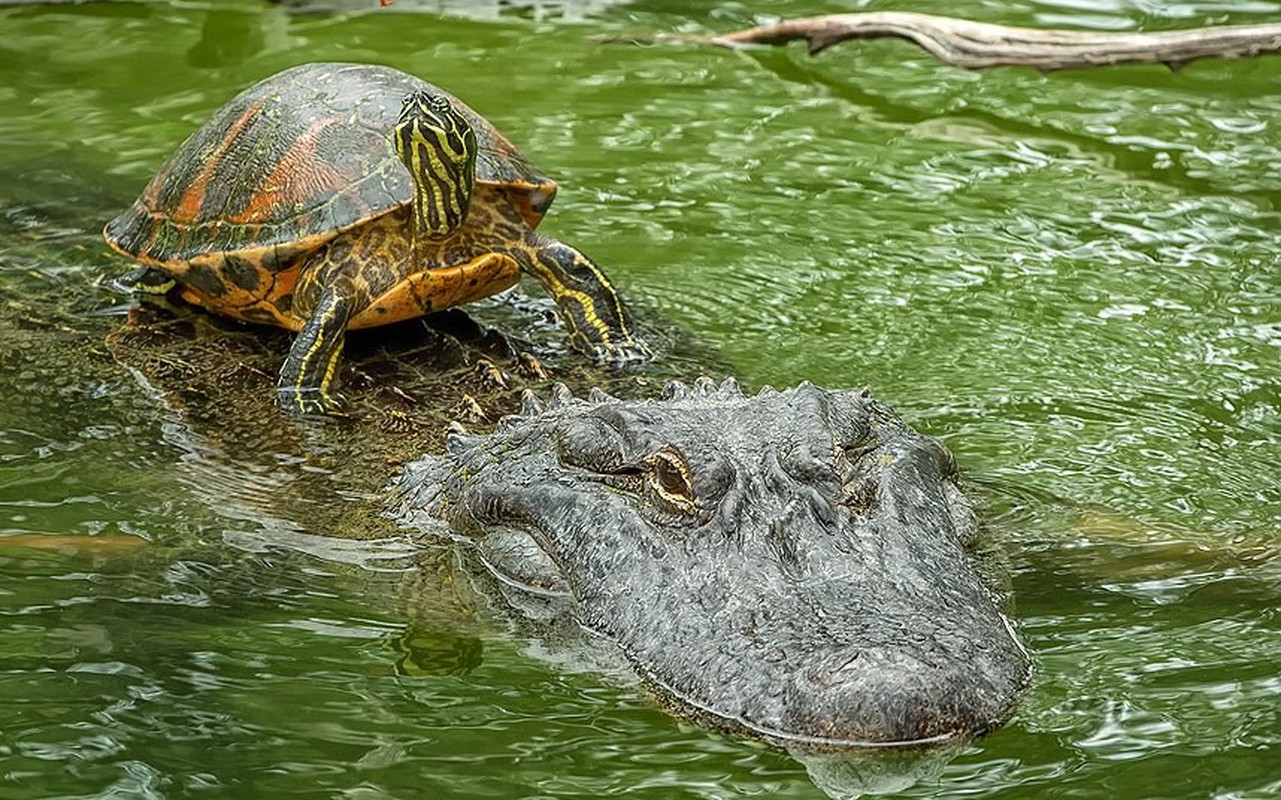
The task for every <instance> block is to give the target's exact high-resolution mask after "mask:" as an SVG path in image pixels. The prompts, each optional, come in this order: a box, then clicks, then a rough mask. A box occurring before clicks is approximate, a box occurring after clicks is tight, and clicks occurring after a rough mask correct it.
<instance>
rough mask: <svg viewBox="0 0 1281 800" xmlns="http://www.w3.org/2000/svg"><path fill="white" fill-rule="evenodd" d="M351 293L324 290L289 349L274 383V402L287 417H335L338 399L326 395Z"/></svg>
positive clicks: (337, 287)
mask: <svg viewBox="0 0 1281 800" xmlns="http://www.w3.org/2000/svg"><path fill="white" fill-rule="evenodd" d="M352 306H353V302H352V292H351V291H350V290H347V289H345V284H342V283H336V284H332V285H330V286H326V287H325V289H324V291H322V292H321V294H320V299H319V300H318V301H317V302H316V306H315V310H314V311H313V312H312V314H311V317H310V318H309V319H308V320H307V323H306V324H305V325H303V327H302V330H300V331H298V336H297V337H296V338H295V339H294V343H293V345H292V346H291V347H290V348H289V356H288V357H287V358H286V359H285V363H284V365H283V366H281V368H280V378H279V379H278V380H277V381H276V402H277V403H279V404H280V408H281V410H282V411H284V412H286V413H290V414H302V415H313V414H336V413H338V412H339V411H340V410H341V409H342V401H341V399H340V398H339V397H338V396H337V395H335V394H333V393H332V392H331V391H330V385H331V384H332V382H333V377H334V372H335V370H336V369H337V366H338V359H339V357H341V356H342V349H343V341H344V339H345V334H346V331H347V320H348V319H349V318H350V317H351V313H352Z"/></svg>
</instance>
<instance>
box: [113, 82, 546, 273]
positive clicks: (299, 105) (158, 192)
mask: <svg viewBox="0 0 1281 800" xmlns="http://www.w3.org/2000/svg"><path fill="white" fill-rule="evenodd" d="M415 90H425V91H428V92H433V93H438V94H442V95H445V96H446V97H448V98H449V100H450V102H451V103H454V104H455V105H456V107H457V108H459V109H460V110H461V111H462V113H463V114H464V115H466V117H467V118H468V120H469V121H470V122H471V125H472V128H473V129H474V130H475V133H476V141H477V144H478V146H479V153H478V155H477V158H476V181H477V183H478V184H490V185H492V186H495V187H498V188H500V189H501V190H502V195H501V196H505V197H507V198H509V199H510V200H511V201H512V202H513V203H514V204H515V206H516V207H517V208H518V209H519V210H520V213H521V215H522V216H523V217H524V219H525V221H526V222H527V223H528V224H529V225H530V226H531V227H534V226H537V225H538V223H539V221H541V219H542V217H543V214H544V213H546V211H547V207H548V206H549V205H550V204H551V201H552V199H553V197H554V196H555V194H556V184H555V183H554V182H553V181H552V179H551V178H549V177H548V176H547V175H545V174H543V173H542V172H540V171H539V170H538V169H537V168H535V167H534V166H533V165H532V164H530V163H529V162H528V161H527V160H526V159H525V157H524V156H523V155H522V154H521V153H520V151H518V150H517V149H516V148H515V147H514V146H513V145H512V144H511V142H509V141H508V140H507V139H506V137H504V136H503V135H502V134H501V133H499V132H498V131H497V130H495V129H494V127H493V126H492V125H490V124H489V122H487V121H486V120H485V118H484V117H481V116H480V115H479V114H477V113H476V112H475V111H473V110H472V109H471V108H470V107H468V106H467V105H466V104H465V103H463V102H462V101H460V100H458V99H457V98H455V97H454V96H453V95H450V94H449V93H448V92H446V91H444V90H443V89H440V88H439V87H437V86H434V85H432V84H430V83H427V82H426V81H423V80H420V79H419V78H416V77H414V76H412V75H408V74H406V73H404V72H400V71H399V70H395V69H391V68H390V67H380V66H371V65H367V64H303V65H301V66H297V67H293V68H291V69H287V70H285V71H283V72H280V73H277V74H276V75H273V76H271V77H270V78H267V79H265V80H263V81H262V82H260V83H257V84H255V85H253V86H251V87H249V88H248V89H246V90H244V91H243V92H241V93H240V94H239V95H237V96H236V97H235V98H233V99H232V100H231V101H230V102H229V103H227V104H226V105H224V106H223V107H222V108H220V109H219V110H218V111H217V112H215V113H214V115H213V116H212V117H211V118H210V119H209V120H208V121H207V122H206V123H205V124H204V125H202V126H201V127H200V128H199V129H198V130H197V131H196V132H195V133H193V134H192V135H191V136H190V137H188V139H187V140H186V141H185V142H183V143H182V145H181V146H179V148H178V150H177V151H176V152H175V153H174V154H173V155H172V156H171V157H170V158H169V160H168V161H167V162H166V163H165V164H164V166H162V167H161V168H160V171H159V172H158V173H157V174H156V176H155V177H154V178H153V179H152V180H151V183H149V184H148V185H147V188H146V189H145V190H144V191H143V193H142V195H141V196H140V197H139V198H138V199H137V200H136V201H134V204H133V206H132V207H130V208H129V210H128V211H126V212H125V213H123V214H121V215H120V216H119V217H116V218H115V219H113V220H112V221H111V222H109V223H107V226H106V228H105V229H104V231H103V234H104V236H105V237H106V239H107V243H108V244H110V245H111V246H112V247H113V248H115V249H116V250H119V251H120V252H122V253H124V254H125V255H128V256H130V257H132V258H135V259H137V260H138V261H141V262H143V263H145V264H150V265H154V266H159V267H162V268H164V267H170V268H171V269H173V270H174V271H176V272H179V273H182V272H185V271H188V270H190V269H191V268H192V267H193V265H195V266H204V267H208V268H211V269H212V270H214V271H215V273H214V274H213V275H208V276H207V278H206V279H213V280H215V281H231V282H235V281H236V276H235V274H232V273H234V272H235V269H233V267H234V266H235V265H237V264H241V265H245V266H246V268H247V265H248V264H253V265H257V266H260V267H265V268H266V269H267V270H269V271H272V272H275V271H278V270H283V269H287V268H288V267H289V265H291V264H296V262H297V257H298V256H300V255H302V254H304V253H307V252H310V251H312V250H314V249H316V248H318V247H320V246H321V245H322V244H324V243H325V242H327V241H329V240H330V239H332V238H333V237H334V236H336V235H338V233H340V232H342V231H344V230H348V229H350V228H353V227H355V226H358V225H361V224H362V223H365V222H368V221H369V220H372V219H375V218H377V217H379V216H382V215H383V214H386V213H388V212H390V211H393V210H395V209H398V208H400V207H402V206H405V205H406V204H408V203H409V202H410V200H411V198H412V194H413V182H412V178H411V177H410V175H409V171H408V170H407V169H406V168H405V166H404V165H403V164H402V163H401V161H400V159H399V158H398V157H397V155H396V152H395V149H394V147H393V144H392V138H391V131H392V128H393V127H394V126H395V124H396V121H397V118H398V116H399V114H400V109H401V103H402V101H403V100H404V98H405V96H406V95H407V94H409V93H410V92H412V91H415Z"/></svg>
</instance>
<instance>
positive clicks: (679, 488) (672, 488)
mask: <svg viewBox="0 0 1281 800" xmlns="http://www.w3.org/2000/svg"><path fill="white" fill-rule="evenodd" d="M646 466H648V467H649V471H650V476H651V481H652V485H653V488H654V490H655V492H656V493H657V495H658V496H659V497H660V498H661V499H662V500H663V501H665V502H667V503H668V504H670V505H672V506H675V507H676V508H677V509H679V510H682V511H693V510H694V506H695V501H694V486H693V483H692V482H691V481H690V474H689V466H688V465H687V464H686V463H685V459H684V458H682V457H681V454H680V453H678V452H676V451H675V450H674V449H669V448H664V449H662V450H659V451H658V452H656V453H654V454H653V455H652V456H650V457H649V458H648V459H647V461H646Z"/></svg>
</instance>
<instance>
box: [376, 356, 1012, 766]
mask: <svg viewBox="0 0 1281 800" xmlns="http://www.w3.org/2000/svg"><path fill="white" fill-rule="evenodd" d="M395 513H396V514H397V515H398V516H399V518H400V519H401V520H402V521H404V522H406V523H407V524H410V525H414V526H416V527H418V528H419V529H421V530H424V531H428V532H431V531H437V532H439V528H440V525H439V523H440V521H443V522H444V524H445V525H446V526H447V527H448V530H449V531H450V532H451V533H452V534H453V535H455V536H458V537H462V538H463V539H464V540H465V541H466V542H468V543H470V545H471V546H473V547H474V548H475V549H476V553H477V555H478V557H479V560H480V562H481V563H483V564H484V565H485V566H486V567H487V568H488V569H489V570H490V571H491V572H492V573H493V574H494V575H495V576H496V577H497V578H498V579H499V580H500V581H501V582H502V583H503V584H504V585H505V586H507V587H518V588H519V589H520V591H522V592H524V593H526V594H528V595H530V596H536V597H540V598H543V599H545V600H547V601H548V602H551V603H553V604H556V605H558V606H559V612H560V613H563V614H566V615H569V616H570V617H571V618H572V619H573V620H575V621H576V622H577V623H578V624H579V625H580V626H581V627H582V628H583V630H585V631H587V632H588V633H589V634H592V635H594V636H597V637H601V638H603V639H604V640H607V641H608V642H611V643H613V644H614V645H616V646H617V647H618V648H619V650H621V652H622V653H623V654H624V655H625V656H626V658H627V660H628V661H629V662H630V663H631V665H632V666H633V667H634V669H635V671H636V673H637V674H638V675H639V676H640V677H641V679H642V681H643V682H644V683H645V684H646V685H647V686H648V687H650V689H651V690H652V692H653V694H654V695H655V697H656V698H657V699H658V700H659V702H660V703H662V704H663V705H665V706H667V707H669V708H670V709H672V710H673V711H675V712H676V713H677V714H679V715H682V716H685V717H688V718H690V719H692V720H694V721H696V722H698V723H701V724H703V725H706V726H709V727H713V728H718V729H723V730H727V731H730V732H733V733H744V734H748V735H750V736H753V737H757V738H762V739H764V740H766V741H768V742H770V743H773V744H776V745H780V746H784V747H787V748H791V749H796V748H800V749H805V750H820V751H821V750H827V749H834V748H856V747H866V746H873V747H881V748H889V747H895V746H905V745H908V746H911V745H915V746H922V745H934V744H944V743H955V742H958V741H964V740H966V739H968V738H970V737H973V736H976V735H979V734H982V733H984V732H987V731H989V730H991V729H992V728H994V727H996V726H998V725H999V724H1001V723H1002V722H1003V721H1004V720H1005V719H1006V718H1007V717H1008V715H1009V714H1010V712H1011V709H1012V707H1013V704H1014V702H1015V700H1016V698H1017V697H1018V696H1019V694H1020V692H1021V691H1022V690H1023V688H1024V687H1025V685H1026V684H1027V682H1028V679H1029V672H1030V662H1029V659H1028V655H1027V653H1026V651H1025V650H1024V649H1023V646H1022V645H1021V644H1020V642H1019V639H1018V637H1017V635H1016V634H1015V632H1014V631H1013V630H1012V628H1011V625H1010V623H1009V621H1008V620H1007V618H1006V617H1005V616H1004V615H1003V614H1002V613H1001V610H1000V608H999V607H998V604H997V603H996V602H994V596H993V592H992V591H991V587H990V586H989V585H988V584H987V582H986V581H985V580H984V577H983V572H982V570H981V569H979V568H978V567H977V565H976V563H975V561H974V557H973V552H974V548H975V544H976V540H977V532H978V525H977V522H976V518H975V514H974V511H973V509H972V507H971V504H970V503H969V502H968V501H967V499H966V498H965V496H964V495H963V494H962V492H961V489H960V488H959V486H958V481H957V469H956V463H955V461H954V459H953V457H952V455H951V454H950V452H949V451H948V450H947V449H946V448H945V447H944V446H943V445H942V444H941V443H940V442H938V441H937V440H936V439H933V438H931V437H928V436H925V435H922V434H920V433H917V432H915V431H913V430H912V429H911V428H909V427H908V426H907V425H905V424H904V423H903V422H902V420H901V419H900V418H899V417H898V416H897V415H896V414H895V413H894V412H893V411H892V410H891V409H890V408H888V407H887V406H885V405H883V404H881V403H879V402H877V401H876V400H875V399H873V398H872V397H871V396H870V395H869V393H868V392H867V391H859V392H854V391H836V390H826V389H822V388H819V387H817V386H814V385H811V384H808V383H804V384H801V385H800V386H798V387H796V388H794V389H790V390H787V391H775V390H773V389H771V388H765V389H762V390H761V391H760V393H759V394H756V395H755V396H747V395H745V394H744V393H743V392H742V390H741V389H740V388H739V386H738V384H737V383H735V382H734V381H733V380H732V379H729V380H726V381H725V382H723V383H721V384H719V385H718V384H716V383H715V382H713V381H711V380H709V379H706V378H702V379H699V380H697V381H695V382H694V383H693V384H692V385H687V384H684V383H680V382H672V383H669V384H668V385H667V387H666V389H665V391H664V392H663V394H662V396H661V397H660V398H658V399H641V400H622V399H618V398H615V397H612V396H610V395H609V394H607V393H605V392H603V391H600V390H593V391H591V392H590V393H589V394H588V396H587V397H586V398H575V397H574V396H573V395H572V394H571V393H570V391H569V390H568V389H566V388H565V387H564V385H559V386H558V387H556V388H555V389H554V390H553V392H552V393H551V395H550V398H549V399H548V400H547V401H546V402H543V401H540V400H539V399H538V397H537V396H536V395H534V394H533V393H528V392H527V393H526V394H525V397H524V400H523V403H522V407H521V409H520V411H519V412H518V413H516V414H513V415H511V416H508V417H506V418H505V419H504V420H503V421H501V422H500V423H499V424H498V426H497V427H496V428H495V429H494V430H493V431H492V432H490V433H486V434H468V433H465V432H459V431H455V432H454V433H452V434H451V435H450V436H449V439H448V444H447V447H446V451H445V453H444V454H442V455H439V456H429V457H427V458H424V459H422V460H420V461H418V462H415V463H414V464H411V465H410V466H409V468H408V469H407V470H406V472H405V474H404V476H403V478H402V480H401V482H400V500H399V504H398V506H397V509H396V512H395Z"/></svg>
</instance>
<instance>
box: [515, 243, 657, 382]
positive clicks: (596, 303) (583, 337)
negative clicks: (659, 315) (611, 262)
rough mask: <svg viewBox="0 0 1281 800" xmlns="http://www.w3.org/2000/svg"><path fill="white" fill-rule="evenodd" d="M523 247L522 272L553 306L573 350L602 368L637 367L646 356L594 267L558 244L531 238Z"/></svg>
mask: <svg viewBox="0 0 1281 800" xmlns="http://www.w3.org/2000/svg"><path fill="white" fill-rule="evenodd" d="M529 245H530V247H529V251H528V252H527V253H526V256H527V258H526V259H522V266H524V267H525V270H526V271H527V272H528V273H529V274H530V275H532V276H533V277H534V278H536V279H537V280H538V282H539V283H541V284H542V285H543V288H545V289H546V290H547V291H548V293H550V294H551V296H552V299H553V300H555V301H556V307H557V309H558V310H559V311H560V318H561V322H562V323H564V325H565V331H566V333H567V334H568V336H569V343H570V344H571V345H572V346H573V347H574V349H575V350H578V351H579V352H581V353H585V354H587V355H589V356H592V357H593V358H595V359H596V360H597V361H602V362H606V361H608V362H615V363H623V362H627V361H642V360H645V359H648V358H649V357H650V356H651V353H650V350H649V348H648V347H646V346H645V343H644V342H643V341H641V340H640V338H639V337H638V336H637V335H636V328H635V324H634V322H633V319H632V315H631V312H629V311H628V310H627V304H626V303H625V302H623V298H622V296H621V295H619V293H618V290H617V289H615V288H614V284H613V283H612V282H611V281H610V280H609V278H608V277H606V276H605V272H604V271H603V270H602V269H601V268H600V265H598V264H597V263H596V262H595V261H592V260H591V259H590V258H588V257H587V256H586V255H584V254H583V253H582V252H580V251H578V250H576V249H575V248H573V247H570V246H569V245H567V244H565V243H563V242H558V241H556V240H554V239H548V238H546V237H543V236H539V235H537V234H534V235H533V236H532V237H531V238H530V241H529Z"/></svg>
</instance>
